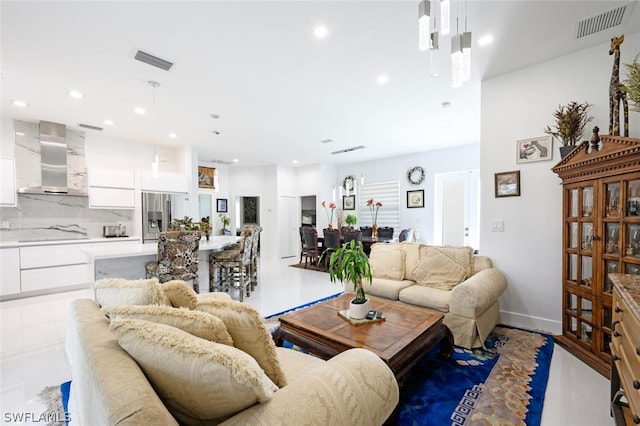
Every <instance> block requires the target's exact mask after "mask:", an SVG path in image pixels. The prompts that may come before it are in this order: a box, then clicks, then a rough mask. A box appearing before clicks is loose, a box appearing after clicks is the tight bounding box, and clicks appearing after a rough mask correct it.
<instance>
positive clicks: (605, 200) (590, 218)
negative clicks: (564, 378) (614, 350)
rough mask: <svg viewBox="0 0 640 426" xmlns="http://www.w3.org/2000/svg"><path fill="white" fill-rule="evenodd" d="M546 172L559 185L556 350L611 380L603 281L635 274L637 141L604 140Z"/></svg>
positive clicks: (639, 206) (638, 269) (608, 287)
mask: <svg viewBox="0 0 640 426" xmlns="http://www.w3.org/2000/svg"><path fill="white" fill-rule="evenodd" d="M598 147H599V148H600V149H597V148H595V149H594V148H593V143H586V142H585V143H583V144H582V145H580V146H579V147H577V148H576V149H574V150H573V151H572V152H571V153H570V154H569V155H567V156H566V157H565V158H563V159H562V161H560V163H558V164H557V165H556V166H554V167H553V168H552V170H553V171H554V172H555V173H557V174H558V176H560V178H561V179H562V187H563V197H562V204H563V218H562V227H563V230H562V234H563V235H562V241H563V249H562V255H563V260H562V335H560V336H555V337H554V340H555V342H556V343H558V344H559V345H561V346H562V347H564V348H565V349H567V350H568V351H569V352H571V353H572V354H574V355H575V356H577V357H578V358H579V359H581V360H582V361H584V362H585V363H587V364H588V365H590V366H591V367H593V368H594V369H595V370H596V371H598V372H599V373H601V374H602V375H604V376H605V377H607V378H609V377H610V374H611V365H610V359H611V350H610V348H609V346H610V344H611V317H612V311H611V303H612V302H611V298H612V293H613V285H612V283H611V280H610V279H609V278H608V274H610V273H614V272H619V273H624V274H640V139H634V138H626V137H620V136H602V137H601V141H600V143H599V144H598Z"/></svg>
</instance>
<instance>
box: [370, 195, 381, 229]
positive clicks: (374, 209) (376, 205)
mask: <svg viewBox="0 0 640 426" xmlns="http://www.w3.org/2000/svg"><path fill="white" fill-rule="evenodd" d="M367 207H369V210H371V220H372V222H373V224H374V225H375V224H377V223H378V210H379V209H380V207H382V203H381V202H380V201H374V200H373V198H372V199H370V200H367Z"/></svg>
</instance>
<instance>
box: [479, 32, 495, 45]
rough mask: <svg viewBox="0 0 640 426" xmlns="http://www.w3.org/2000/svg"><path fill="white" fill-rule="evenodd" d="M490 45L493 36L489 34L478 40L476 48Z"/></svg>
mask: <svg viewBox="0 0 640 426" xmlns="http://www.w3.org/2000/svg"><path fill="white" fill-rule="evenodd" d="M491 43H493V36H492V35H491V34H487V35H486V36H482V37H480V38H479V39H478V46H486V45H488V44H491Z"/></svg>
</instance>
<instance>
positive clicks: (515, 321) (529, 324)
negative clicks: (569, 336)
mask: <svg viewBox="0 0 640 426" xmlns="http://www.w3.org/2000/svg"><path fill="white" fill-rule="evenodd" d="M500 317H501V319H502V321H501V322H502V324H504V325H510V326H512V327H518V328H524V329H525V330H531V331H539V332H542V333H546V334H562V323H561V322H560V321H556V320H551V319H548V318H540V317H533V316H530V315H523V314H519V313H517V312H507V311H500Z"/></svg>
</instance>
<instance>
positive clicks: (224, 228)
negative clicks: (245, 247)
mask: <svg viewBox="0 0 640 426" xmlns="http://www.w3.org/2000/svg"><path fill="white" fill-rule="evenodd" d="M218 216H219V217H220V222H222V235H229V231H228V230H227V226H229V224H230V223H231V218H230V217H229V215H228V214H226V213H220V214H218Z"/></svg>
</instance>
